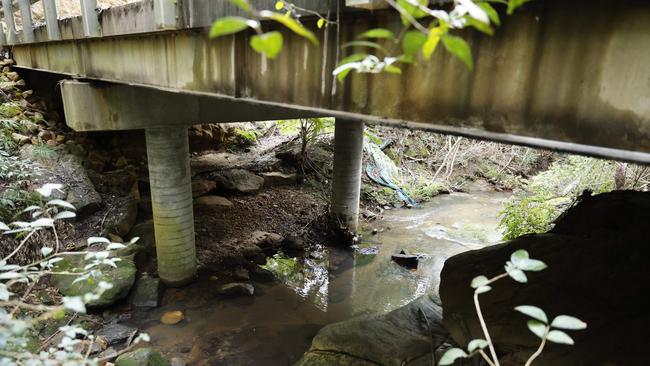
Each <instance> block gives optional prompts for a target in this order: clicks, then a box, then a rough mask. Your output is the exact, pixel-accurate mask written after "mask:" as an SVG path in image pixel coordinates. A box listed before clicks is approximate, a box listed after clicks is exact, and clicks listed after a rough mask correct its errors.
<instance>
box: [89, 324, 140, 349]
mask: <svg viewBox="0 0 650 366" xmlns="http://www.w3.org/2000/svg"><path fill="white" fill-rule="evenodd" d="M137 331H138V328H135V327H131V326H128V325H124V324H109V325H106V326H104V327H102V328H100V329H99V330H98V331H97V332H95V335H96V336H98V337H103V338H104V339H105V340H106V343H107V344H108V345H109V346H113V345H116V344H119V343H122V342H124V341H126V340H127V339H128V338H129V337H131V335H133V334H134V333H137Z"/></svg>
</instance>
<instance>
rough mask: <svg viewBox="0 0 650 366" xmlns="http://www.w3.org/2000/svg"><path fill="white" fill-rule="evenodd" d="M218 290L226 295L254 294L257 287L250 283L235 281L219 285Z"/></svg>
mask: <svg viewBox="0 0 650 366" xmlns="http://www.w3.org/2000/svg"><path fill="white" fill-rule="evenodd" d="M217 292H218V293H219V295H224V296H253V294H255V288H254V287H253V285H251V284H250V283H243V282H233V283H229V284H226V285H223V286H221V287H219V289H218V290H217Z"/></svg>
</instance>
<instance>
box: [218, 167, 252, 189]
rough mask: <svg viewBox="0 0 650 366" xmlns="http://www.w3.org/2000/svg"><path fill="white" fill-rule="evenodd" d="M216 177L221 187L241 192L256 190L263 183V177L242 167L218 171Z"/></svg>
mask: <svg viewBox="0 0 650 366" xmlns="http://www.w3.org/2000/svg"><path fill="white" fill-rule="evenodd" d="M216 179H217V183H218V184H219V185H220V186H221V187H223V188H225V189H227V190H230V191H236V192H241V193H254V192H257V191H259V190H260V188H262V185H264V178H262V177H260V176H259V175H256V174H253V173H251V172H249V171H248V170H243V169H231V170H226V171H223V172H220V173H219V174H217V176H216Z"/></svg>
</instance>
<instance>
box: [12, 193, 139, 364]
mask: <svg viewBox="0 0 650 366" xmlns="http://www.w3.org/2000/svg"><path fill="white" fill-rule="evenodd" d="M61 187H62V186H61V185H60V184H46V185H44V186H43V187H41V188H40V189H38V190H37V192H38V194H40V195H41V197H42V202H43V203H42V204H39V205H33V206H30V207H27V208H25V209H24V210H23V214H25V215H29V217H30V221H15V222H12V223H9V224H5V223H3V222H0V236H5V235H14V234H16V235H17V236H18V237H20V242H19V244H18V245H17V246H16V248H14V249H13V250H12V251H11V253H9V254H8V255H6V256H4V258H2V259H1V260H0V365H53V366H55V365H97V364H98V363H99V361H100V360H98V359H97V358H93V357H90V350H91V349H92V345H93V343H94V342H95V337H94V336H92V335H89V334H88V332H87V331H86V330H84V329H83V328H81V327H79V326H76V325H65V326H62V327H59V330H58V332H60V333H62V334H63V337H62V338H61V341H60V342H59V343H58V345H56V346H50V347H46V348H43V350H42V351H40V352H38V353H36V352H34V351H33V350H31V349H30V347H29V344H28V340H29V338H30V335H31V334H33V332H34V327H35V326H36V325H37V324H39V323H42V322H45V321H47V320H50V319H54V320H60V319H62V318H64V316H65V314H66V312H71V313H85V312H86V304H88V303H89V302H91V301H94V300H97V299H99V298H100V297H101V295H102V294H103V292H104V291H106V290H108V289H110V288H112V285H111V284H110V283H107V282H105V281H102V280H101V278H103V277H102V270H103V269H105V268H106V267H116V262H118V261H120V260H121V259H120V258H117V257H114V256H113V255H112V254H113V251H114V250H117V249H122V248H124V247H125V245H124V244H121V243H112V242H111V241H109V240H108V239H105V238H89V239H88V244H89V245H91V244H96V245H97V244H98V245H102V246H104V247H103V249H102V250H98V251H87V252H61V251H60V249H61V248H62V245H61V243H60V240H59V236H58V234H57V231H56V223H57V222H58V221H60V220H65V219H69V218H73V217H75V216H76V215H75V213H74V206H72V205H71V204H70V203H68V202H66V201H63V200H59V199H50V200H47V199H48V198H49V197H50V196H51V194H52V193H53V192H54V191H56V190H58V191H60V190H61ZM43 230H51V231H52V233H53V234H54V242H53V243H48V244H43V245H42V246H41V248H40V258H35V259H33V261H32V262H31V263H28V264H25V265H19V264H13V263H12V258H14V256H15V255H16V254H17V253H18V252H19V251H20V250H21V249H22V248H25V247H26V245H27V244H28V243H29V242H30V240H32V239H33V238H34V237H35V236H34V234H36V233H37V232H39V231H43ZM135 241H137V238H136V239H134V240H133V241H132V242H131V243H134V242H135ZM66 256H81V257H82V258H84V263H83V264H82V267H81V268H71V269H69V270H67V271H57V270H56V268H55V266H56V263H58V262H60V261H63V260H64V258H65V257H66ZM53 273H56V274H57V275H61V276H75V277H76V278H75V280H74V282H79V281H89V282H91V283H92V282H94V283H96V287H95V290H94V291H93V292H90V293H86V294H82V295H80V296H66V297H63V299H62V303H61V304H60V305H52V306H50V305H44V304H38V303H30V302H29V299H31V297H29V296H28V295H29V293H30V292H31V291H32V289H33V288H34V285H36V284H37V283H38V282H39V281H40V280H41V279H42V278H43V277H45V276H48V275H50V274H53ZM81 338H86V339H87V342H86V344H87V343H89V344H88V345H87V351H85V352H84V351H83V349H84V347H81V350H79V347H78V346H79V345H80V344H81V343H82V342H83V341H82V340H81ZM148 340H149V336H148V335H147V334H144V333H142V334H140V335H139V336H138V337H137V338H136V339H135V341H134V343H133V344H132V345H131V346H129V347H127V348H126V349H125V350H122V351H120V353H124V352H127V351H128V350H129V349H131V348H132V346H133V345H135V344H137V343H138V342H141V341H148Z"/></svg>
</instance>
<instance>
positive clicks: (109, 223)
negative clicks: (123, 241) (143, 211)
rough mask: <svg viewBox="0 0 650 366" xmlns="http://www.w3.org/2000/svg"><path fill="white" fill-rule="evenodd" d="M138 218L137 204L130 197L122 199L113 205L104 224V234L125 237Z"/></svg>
mask: <svg viewBox="0 0 650 366" xmlns="http://www.w3.org/2000/svg"><path fill="white" fill-rule="evenodd" d="M137 217H138V203H137V202H136V201H135V199H133V198H132V197H129V196H127V197H123V198H121V199H120V200H119V201H118V202H116V203H115V206H114V207H113V209H112V210H111V211H110V212H109V214H108V216H107V217H106V221H105V222H104V232H105V233H114V234H117V235H119V236H122V237H123V236H126V234H128V233H129V231H131V228H132V227H133V225H134V224H135V220H136V219H137Z"/></svg>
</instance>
